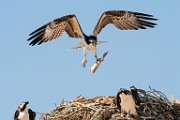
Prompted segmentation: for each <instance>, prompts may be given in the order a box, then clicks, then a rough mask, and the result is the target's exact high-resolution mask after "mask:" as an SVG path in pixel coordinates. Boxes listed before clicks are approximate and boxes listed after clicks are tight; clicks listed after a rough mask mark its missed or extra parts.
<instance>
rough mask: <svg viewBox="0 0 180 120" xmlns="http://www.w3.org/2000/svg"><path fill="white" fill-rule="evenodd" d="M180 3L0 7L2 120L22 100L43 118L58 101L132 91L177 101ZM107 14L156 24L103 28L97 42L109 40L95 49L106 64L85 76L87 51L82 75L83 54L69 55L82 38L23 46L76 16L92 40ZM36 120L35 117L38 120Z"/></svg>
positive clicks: (50, 3) (28, 3) (128, 0)
mask: <svg viewBox="0 0 180 120" xmlns="http://www.w3.org/2000/svg"><path fill="white" fill-rule="evenodd" d="M179 5H180V1H179V0H174V1H170V0H169V1H166V2H165V1H164V0H158V1H157V0H151V1H140V0H137V1H131V0H126V1H120V0H114V1H113V2H104V1H97V0H91V1H83V0H80V1H78V2H77V1H64V2H61V1H59V0H53V1H44V0H39V1H37V0H31V1H18V0H14V1H10V0H6V1H5V0H4V1H0V15H1V22H0V26H1V28H0V34H1V40H0V56H1V59H0V95H1V96H0V119H1V120H10V119H12V117H13V115H14V112H15V110H16V108H17V106H18V105H19V103H20V102H22V101H29V102H30V104H29V107H30V108H32V109H33V110H35V111H38V112H49V111H50V110H51V109H53V108H54V107H55V104H59V103H60V102H61V100H62V99H65V100H72V99H74V98H75V97H77V96H78V95H82V96H85V97H87V98H90V97H95V96H100V95H116V93H117V91H118V89H119V88H121V87H125V88H129V87H130V86H131V85H134V86H136V87H138V88H142V89H145V90H149V89H148V86H149V85H150V86H151V87H152V88H155V89H157V90H160V91H162V92H163V93H165V94H166V95H167V97H168V98H171V96H175V97H177V98H180V94H179V87H180V62H179V61H180V41H179V34H180V29H179V28H180V24H179V21H180V15H179V11H180V7H179ZM107 10H130V11H137V12H144V13H148V14H152V15H154V17H156V18H158V19H159V20H158V21H157V24H158V26H156V27H155V28H154V29H152V28H149V29H147V30H139V31H121V30H118V29H116V28H115V27H114V26H113V25H108V26H107V27H106V28H105V29H103V30H102V32H101V34H100V35H99V36H98V39H99V40H102V41H108V42H107V43H105V44H102V45H99V46H98V55H99V56H101V55H102V54H103V53H104V52H105V51H107V50H109V54H108V55H107V57H106V59H105V60H104V62H103V63H102V65H101V66H100V68H99V69H98V70H97V71H96V73H95V74H90V67H91V66H92V65H93V64H94V62H95V59H94V58H93V52H88V57H87V59H88V62H87V65H86V68H83V67H82V66H81V61H82V58H83V54H82V49H78V50H70V49H69V48H71V47H72V46H74V45H76V44H78V43H79V42H81V39H72V38H70V37H68V35H67V34H66V33H64V34H63V36H61V37H60V38H58V39H56V40H53V41H51V42H48V43H45V44H42V45H40V46H33V47H32V46H29V45H28V44H29V42H27V39H28V37H29V36H28V35H29V33H31V32H32V31H34V30H35V29H37V28H38V27H40V26H42V25H44V24H46V23H47V22H49V21H52V20H53V19H55V18H59V17H61V16H64V15H68V14H72V13H73V14H76V16H77V18H78V20H79V23H80V24H81V27H82V29H83V31H84V32H85V33H86V34H88V35H89V34H91V33H92V31H93V29H94V27H95V25H96V23H97V21H98V19H99V17H100V15H101V14H102V13H103V12H104V11H107ZM37 119H38V118H37Z"/></svg>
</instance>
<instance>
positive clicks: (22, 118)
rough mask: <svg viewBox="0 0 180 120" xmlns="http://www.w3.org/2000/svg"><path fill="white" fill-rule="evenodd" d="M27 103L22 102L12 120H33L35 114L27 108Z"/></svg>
mask: <svg viewBox="0 0 180 120" xmlns="http://www.w3.org/2000/svg"><path fill="white" fill-rule="evenodd" d="M27 104H29V102H28V101H27V102H22V103H21V104H20V105H19V106H18V109H17V110H16V112H15V114H14V120H35V117H36V113H35V112H34V111H32V110H31V109H28V108H27Z"/></svg>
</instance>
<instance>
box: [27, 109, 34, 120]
mask: <svg viewBox="0 0 180 120" xmlns="http://www.w3.org/2000/svg"><path fill="white" fill-rule="evenodd" d="M28 113H29V120H35V117H36V113H35V112H34V111H32V110H31V109H28Z"/></svg>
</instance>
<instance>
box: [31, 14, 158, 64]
mask: <svg viewBox="0 0 180 120" xmlns="http://www.w3.org/2000/svg"><path fill="white" fill-rule="evenodd" d="M155 20H157V19H156V18H154V17H153V16H152V15H149V14H145V13H139V12H131V11H116V10H111V11H106V12H104V13H103V14H102V15H101V17H100V18H99V21H98V22H97V25H96V26H95V28H94V31H93V33H92V35H90V36H88V35H86V34H85V33H84V32H83V31H82V29H81V26H80V24H79V22H78V20H77V17H76V16H75V15H74V14H71V15H67V16H63V17H61V18H58V19H55V20H53V21H51V22H49V23H47V24H45V25H43V26H42V27H40V28H38V29H37V30H35V31H34V32H32V33H31V34H30V38H29V39H28V41H29V40H31V42H30V44H29V45H32V46H34V45H36V44H37V45H40V44H41V43H43V42H47V41H51V40H53V39H55V38H58V37H59V36H61V35H62V34H63V33H64V32H65V31H66V33H67V34H68V35H69V36H70V37H72V38H81V39H82V42H81V43H79V44H78V45H76V46H74V47H73V48H74V49H77V48H82V47H83V48H84V50H83V53H84V54H83V55H84V58H83V61H82V65H83V66H85V64H86V62H87V60H86V51H87V50H92V51H94V57H95V58H96V60H97V61H98V60H99V58H98V57H97V53H96V45H98V44H101V43H104V42H102V41H98V40H97V35H98V34H99V33H100V32H101V30H102V28H104V27H105V26H106V25H108V24H109V23H112V24H114V25H115V26H116V28H118V29H121V30H138V29H146V28H147V27H151V28H153V27H154V26H155V25H156V23H153V22H151V21H155Z"/></svg>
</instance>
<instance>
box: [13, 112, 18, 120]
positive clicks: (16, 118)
mask: <svg viewBox="0 0 180 120" xmlns="http://www.w3.org/2000/svg"><path fill="white" fill-rule="evenodd" d="M18 116H19V111H18V110H16V112H15V114H14V120H18Z"/></svg>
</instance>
